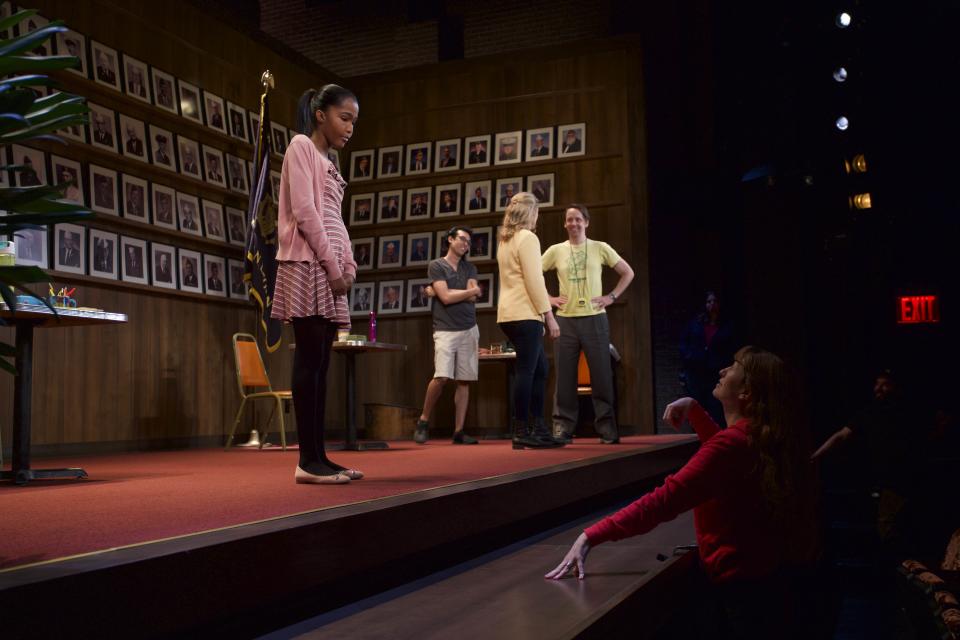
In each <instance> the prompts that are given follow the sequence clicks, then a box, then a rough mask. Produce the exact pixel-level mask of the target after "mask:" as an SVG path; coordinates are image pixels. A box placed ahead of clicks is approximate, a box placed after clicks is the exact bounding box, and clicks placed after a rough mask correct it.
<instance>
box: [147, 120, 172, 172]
mask: <svg viewBox="0 0 960 640" xmlns="http://www.w3.org/2000/svg"><path fill="white" fill-rule="evenodd" d="M147 135H148V137H149V138H150V140H151V141H152V142H153V153H152V154H151V155H150V161H151V162H152V163H153V164H154V165H156V166H158V167H163V168H164V169H166V170H167V171H173V172H174V173H176V171H177V161H176V159H175V154H174V152H173V133H171V132H170V131H167V130H166V129H161V128H160V127H158V126H157V125H155V124H148V125H147Z"/></svg>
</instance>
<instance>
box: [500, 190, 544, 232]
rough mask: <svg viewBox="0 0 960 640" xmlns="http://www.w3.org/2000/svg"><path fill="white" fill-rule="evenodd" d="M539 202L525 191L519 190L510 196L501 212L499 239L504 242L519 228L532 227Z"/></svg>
mask: <svg viewBox="0 0 960 640" xmlns="http://www.w3.org/2000/svg"><path fill="white" fill-rule="evenodd" d="M539 204H540V203H538V202H537V199H536V198H535V197H534V196H533V194H532V193H528V192H526V191H521V192H520V193H518V194H516V195H515V196H513V197H512V198H510V203H509V204H508V205H507V210H506V212H505V213H504V214H503V226H502V227H501V228H500V241H501V242H506V241H507V240H509V239H510V238H512V237H513V236H514V235H515V234H516V233H517V231H520V229H532V228H533V220H534V217H535V216H536V214H537V207H539Z"/></svg>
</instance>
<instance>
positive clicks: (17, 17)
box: [0, 9, 37, 31]
mask: <svg viewBox="0 0 960 640" xmlns="http://www.w3.org/2000/svg"><path fill="white" fill-rule="evenodd" d="M35 15H37V10H36V9H21V10H20V11H17V12H16V13H15V14H13V15H12V16H8V17H6V18H4V19H3V20H0V31H8V30H9V29H10V27H13V26H16V25H18V24H20V23H21V22H23V21H24V20H26V19H27V18H29V17H30V16H35Z"/></svg>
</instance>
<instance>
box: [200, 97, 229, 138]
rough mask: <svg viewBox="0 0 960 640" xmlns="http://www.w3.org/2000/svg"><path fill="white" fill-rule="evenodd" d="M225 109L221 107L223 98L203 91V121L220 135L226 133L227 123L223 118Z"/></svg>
mask: <svg viewBox="0 0 960 640" xmlns="http://www.w3.org/2000/svg"><path fill="white" fill-rule="evenodd" d="M225 113H226V108H225V107H224V106H223V98H221V97H220V96H216V95H214V94H212V93H210V92H209V91H207V90H204V91H203V119H204V121H205V122H206V124H207V126H208V127H210V128H211V129H216V130H217V131H219V132H220V133H227V123H226V120H224V118H223V116H224V114H225Z"/></svg>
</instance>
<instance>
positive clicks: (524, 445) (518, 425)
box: [513, 419, 553, 449]
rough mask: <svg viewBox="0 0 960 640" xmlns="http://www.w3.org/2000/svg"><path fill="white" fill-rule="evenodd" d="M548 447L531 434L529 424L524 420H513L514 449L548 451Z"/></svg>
mask: <svg viewBox="0 0 960 640" xmlns="http://www.w3.org/2000/svg"><path fill="white" fill-rule="evenodd" d="M551 446H553V445H548V444H546V443H544V442H541V441H540V440H538V439H537V438H535V437H534V436H533V435H531V433H530V429H529V427H527V423H526V422H524V421H523V420H516V419H514V420H513V448H514V449H546V448H549V447H551Z"/></svg>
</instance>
